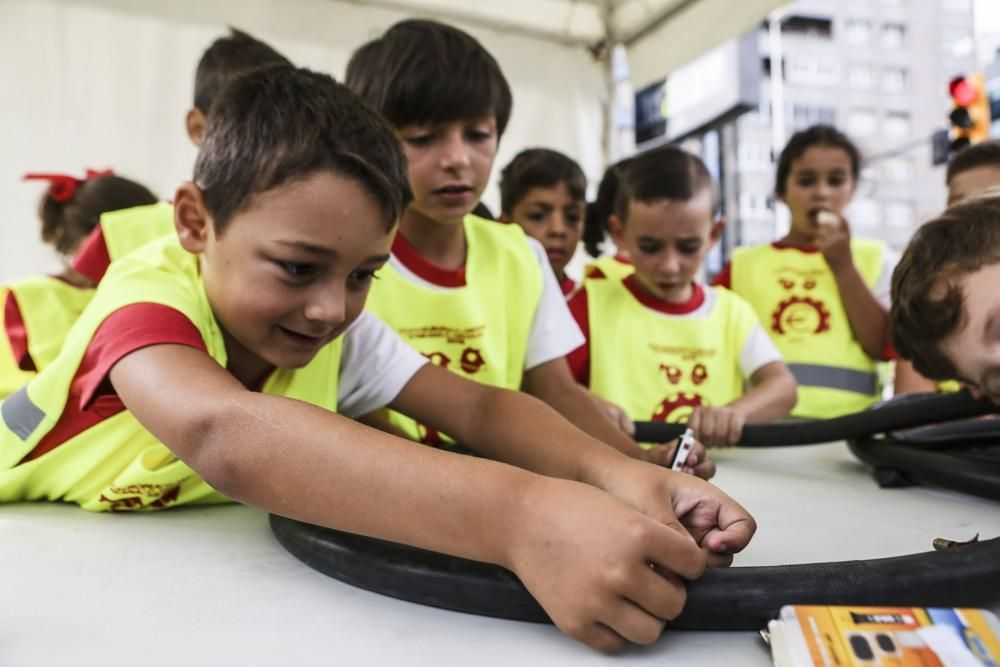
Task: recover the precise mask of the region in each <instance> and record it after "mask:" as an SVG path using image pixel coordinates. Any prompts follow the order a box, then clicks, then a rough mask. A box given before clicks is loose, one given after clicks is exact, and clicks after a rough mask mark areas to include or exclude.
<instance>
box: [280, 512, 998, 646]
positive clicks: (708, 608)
mask: <svg viewBox="0 0 1000 667" xmlns="http://www.w3.org/2000/svg"><path fill="white" fill-rule="evenodd" d="M271 528H272V530H273V531H274V535H275V537H277V539H278V542H280V543H281V544H282V545H283V546H284V547H285V548H286V549H287V550H288V551H289V552H291V553H292V554H293V555H294V556H295V557H297V558H299V559H300V560H302V561H303V562H304V563H306V564H307V565H309V566H310V567H312V568H314V569H316V570H319V571H320V572H323V573H324V574H327V575H329V576H331V577H334V578H335V579H339V580H340V581H343V582H346V583H349V584H352V585H354V586H358V587H360V588H364V589H367V590H370V591H374V592H376V593H381V594H383V595H389V596H392V597H395V598H400V599H402V600H408V601H410V602H416V603H418V604H424V605H430V606H433V607H440V608H443V609H451V610H454V611H461V612H466V613H471V614H480V615H484V616H493V617H497V618H506V619H512V620H518V621H531V622H536V623H544V622H550V620H549V618H548V616H547V615H546V614H545V612H544V611H543V610H542V608H541V607H540V606H539V605H538V603H537V602H535V600H534V598H532V597H531V594H530V593H528V591H527V589H525V588H524V586H523V585H522V584H521V582H520V581H519V580H518V578H517V577H516V576H515V575H514V574H513V573H511V572H509V571H507V570H505V569H503V568H500V567H497V566H495V565H488V564H485V563H478V562H474V561H469V560H464V559H461V558H454V557H452V556H446V555H443V554H439V553H434V552H430V551H425V550H422V549H415V548H412V547H408V546H404V545H400V544H395V543H393V542H386V541H384V540H376V539H372V538H367V537H361V536H358V535H351V534H349V533H344V532H341V531H336V530H331V529H328V528H320V527H317V526H313V525H310V524H305V523H301V522H298V521H294V520H291V519H287V518H284V517H279V516H275V515H272V516H271ZM687 590H688V599H687V604H686V605H685V607H684V612H683V613H682V614H681V615H680V616H679V617H678V618H677V619H675V620H674V621H671V622H670V624H669V625H670V627H672V628H675V629H680V630H760V629H761V628H763V627H765V626H766V624H767V622H768V621H769V620H771V619H773V618H775V617H776V616H777V615H778V611H779V610H780V609H781V607H782V606H783V605H785V604H851V605H874V606H914V607H930V606H934V607H983V606H991V605H993V604H995V603H997V602H1000V538H998V539H993V540H988V541H986V542H980V543H978V544H970V545H966V546H962V547H958V548H954V549H950V550H947V551H942V552H928V553H922V554H913V555H909V556H898V557H895V558H882V559H877V560H869V561H844V562H840V563H815V564H807V565H780V566H773V567H734V568H719V569H713V570H709V571H707V572H706V573H705V574H704V576H703V577H702V578H701V579H699V580H697V581H694V582H691V583H689V584H688V587H687Z"/></svg>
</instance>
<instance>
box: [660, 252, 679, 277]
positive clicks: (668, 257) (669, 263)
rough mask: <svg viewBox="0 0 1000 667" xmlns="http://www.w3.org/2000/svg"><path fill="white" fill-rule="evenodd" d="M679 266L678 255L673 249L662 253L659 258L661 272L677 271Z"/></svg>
mask: <svg viewBox="0 0 1000 667" xmlns="http://www.w3.org/2000/svg"><path fill="white" fill-rule="evenodd" d="M680 268H681V262H680V256H679V255H678V254H677V253H676V252H673V251H667V252H665V253H663V259H661V260H660V270H661V271H662V272H663V273H678V272H679V271H680Z"/></svg>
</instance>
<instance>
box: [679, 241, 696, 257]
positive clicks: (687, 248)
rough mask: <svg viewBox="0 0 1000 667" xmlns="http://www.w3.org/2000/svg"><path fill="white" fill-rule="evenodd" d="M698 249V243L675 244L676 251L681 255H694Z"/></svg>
mask: <svg viewBox="0 0 1000 667" xmlns="http://www.w3.org/2000/svg"><path fill="white" fill-rule="evenodd" d="M699 250H701V244H700V243H679V244H677V251H678V252H679V253H681V254H682V255H694V254H695V253H697V252H698V251H699Z"/></svg>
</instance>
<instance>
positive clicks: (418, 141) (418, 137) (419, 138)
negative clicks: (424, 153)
mask: <svg viewBox="0 0 1000 667" xmlns="http://www.w3.org/2000/svg"><path fill="white" fill-rule="evenodd" d="M403 141H405V142H406V143H408V144H409V145H411V146H416V147H420V146H429V145H430V143H431V142H432V141H434V134H433V133H431V132H426V133H424V134H414V135H411V136H408V137H406V138H405V139H403Z"/></svg>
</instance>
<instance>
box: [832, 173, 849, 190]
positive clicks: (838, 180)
mask: <svg viewBox="0 0 1000 667" xmlns="http://www.w3.org/2000/svg"><path fill="white" fill-rule="evenodd" d="M846 181H847V179H846V178H844V177H843V176H831V177H830V180H829V181H828V183H829V184H830V186H831V187H834V188H838V187H840V186H841V185H843V184H844V183H845V182H846Z"/></svg>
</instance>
